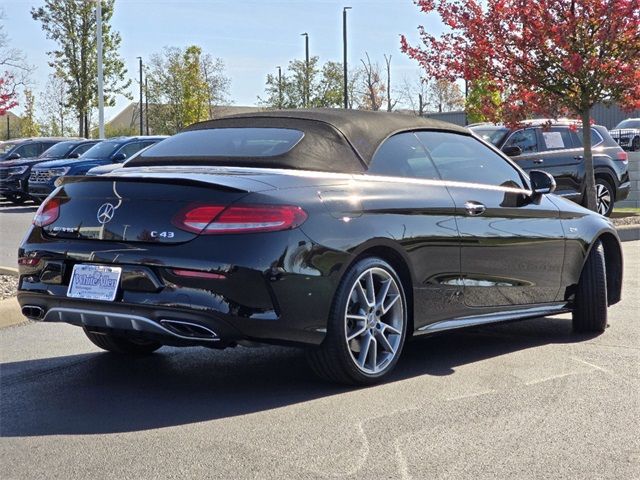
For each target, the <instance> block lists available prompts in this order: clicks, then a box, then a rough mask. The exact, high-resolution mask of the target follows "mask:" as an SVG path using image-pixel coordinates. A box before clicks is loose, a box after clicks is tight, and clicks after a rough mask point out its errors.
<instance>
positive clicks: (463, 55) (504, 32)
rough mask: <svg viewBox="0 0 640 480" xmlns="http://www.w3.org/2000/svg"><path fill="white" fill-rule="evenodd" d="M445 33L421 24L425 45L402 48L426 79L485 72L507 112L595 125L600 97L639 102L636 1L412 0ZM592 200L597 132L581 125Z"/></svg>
mask: <svg viewBox="0 0 640 480" xmlns="http://www.w3.org/2000/svg"><path fill="white" fill-rule="evenodd" d="M415 3H416V5H417V6H418V7H419V8H420V9H421V10H422V12H424V13H425V14H431V13H433V12H436V13H437V14H438V15H439V16H440V18H441V19H442V21H443V23H444V24H445V25H447V26H448V27H449V29H450V30H449V31H447V32H446V33H444V34H442V35H440V36H434V35H432V34H431V33H429V32H428V31H427V30H426V29H425V28H423V27H419V34H420V37H421V40H422V45H420V46H413V45H411V44H410V43H409V41H408V40H407V38H406V37H404V36H403V37H402V38H401V48H402V51H403V52H405V53H407V54H408V55H409V56H410V57H411V58H414V59H415V60H417V61H418V62H419V64H420V65H421V66H422V68H423V69H424V70H425V72H426V73H427V76H429V77H435V78H444V79H449V80H455V79H456V78H464V79H465V80H467V81H470V82H473V81H475V80H478V79H488V80H489V81H491V82H493V84H495V85H496V86H497V88H498V91H499V92H500V95H501V99H502V101H501V103H502V105H501V112H502V113H501V117H502V119H503V120H505V121H506V122H508V123H516V122H518V121H520V120H522V119H524V118H526V117H527V116H529V115H532V114H537V115H544V116H549V117H557V116H559V115H563V114H565V115H566V114H572V115H576V116H578V117H579V118H580V120H581V123H582V124H583V125H589V123H590V119H591V109H592V107H593V105H594V104H596V103H597V102H601V101H608V102H618V103H620V104H621V105H622V106H623V107H624V108H629V109H632V108H637V107H640V3H639V2H638V0H615V1H612V0H527V1H524V0H416V1H415ZM582 131H583V144H584V162H585V169H586V171H587V182H586V183H587V191H586V205H587V206H588V207H589V208H591V209H595V208H596V199H595V178H594V172H593V156H592V151H591V135H590V131H589V129H588V128H583V129H582Z"/></svg>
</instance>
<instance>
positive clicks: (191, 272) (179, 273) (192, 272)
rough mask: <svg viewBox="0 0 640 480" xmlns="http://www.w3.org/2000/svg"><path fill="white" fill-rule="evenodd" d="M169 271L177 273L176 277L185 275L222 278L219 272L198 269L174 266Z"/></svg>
mask: <svg viewBox="0 0 640 480" xmlns="http://www.w3.org/2000/svg"><path fill="white" fill-rule="evenodd" d="M171 273H173V274H174V275H177V276H178V277H187V278H208V279H210V280H222V279H223V278H224V275H221V274H219V273H209V272H201V271H198V270H182V269H177V268H174V269H173V270H171Z"/></svg>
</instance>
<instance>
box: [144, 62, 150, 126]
mask: <svg viewBox="0 0 640 480" xmlns="http://www.w3.org/2000/svg"><path fill="white" fill-rule="evenodd" d="M144 127H145V130H146V133H147V135H149V85H148V84H147V76H146V75H145V76H144Z"/></svg>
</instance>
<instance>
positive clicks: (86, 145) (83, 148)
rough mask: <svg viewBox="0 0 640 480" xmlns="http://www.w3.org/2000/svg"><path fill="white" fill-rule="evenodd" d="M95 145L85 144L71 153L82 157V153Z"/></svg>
mask: <svg viewBox="0 0 640 480" xmlns="http://www.w3.org/2000/svg"><path fill="white" fill-rule="evenodd" d="M94 145H95V143H85V144H83V145H80V146H78V147H76V148H74V149H73V153H77V154H78V155H82V154H83V153H84V152H86V151H87V150H89V149H90V148H91V147H93V146H94Z"/></svg>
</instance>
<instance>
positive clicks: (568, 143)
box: [542, 127, 573, 150]
mask: <svg viewBox="0 0 640 480" xmlns="http://www.w3.org/2000/svg"><path fill="white" fill-rule="evenodd" d="M542 141H543V143H544V145H543V147H544V149H546V150H562V149H566V148H573V139H572V138H571V130H569V129H568V128H561V127H551V128H549V129H547V130H545V129H542Z"/></svg>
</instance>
